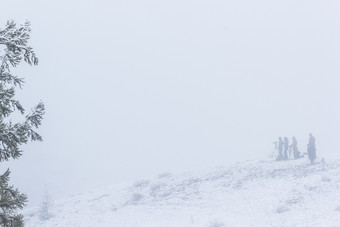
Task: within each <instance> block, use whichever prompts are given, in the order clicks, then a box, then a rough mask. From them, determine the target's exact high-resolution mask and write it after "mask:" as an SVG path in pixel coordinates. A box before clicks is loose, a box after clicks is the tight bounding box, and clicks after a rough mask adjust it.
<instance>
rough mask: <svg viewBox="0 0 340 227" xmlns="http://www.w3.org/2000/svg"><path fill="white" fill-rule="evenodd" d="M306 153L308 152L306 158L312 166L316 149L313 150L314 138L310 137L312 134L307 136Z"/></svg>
mask: <svg viewBox="0 0 340 227" xmlns="http://www.w3.org/2000/svg"><path fill="white" fill-rule="evenodd" d="M307 152H308V158H309V160H310V164H314V161H315V159H316V148H315V137H314V136H313V135H312V133H310V134H309V141H308V144H307Z"/></svg>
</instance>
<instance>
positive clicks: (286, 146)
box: [283, 137, 289, 160]
mask: <svg viewBox="0 0 340 227" xmlns="http://www.w3.org/2000/svg"><path fill="white" fill-rule="evenodd" d="M288 147H289V142H288V138H287V137H285V138H283V148H284V150H283V155H284V156H283V159H284V160H288V153H287V152H288Z"/></svg>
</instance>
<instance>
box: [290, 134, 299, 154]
mask: <svg viewBox="0 0 340 227" xmlns="http://www.w3.org/2000/svg"><path fill="white" fill-rule="evenodd" d="M292 141H293V142H292V144H291V145H290V147H291V149H292V150H293V156H294V159H298V158H301V157H302V156H300V152H299V151H298V148H297V140H296V138H295V136H293V138H292Z"/></svg>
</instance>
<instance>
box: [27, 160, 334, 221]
mask: <svg viewBox="0 0 340 227" xmlns="http://www.w3.org/2000/svg"><path fill="white" fill-rule="evenodd" d="M50 211H51V213H52V214H53V217H52V218H50V219H49V220H47V221H41V220H40V219H39V212H38V208H36V209H30V210H26V211H25V218H26V225H27V226H78V227H85V226H91V227H92V226H116V227H126V226H129V227H130V226H131V227H167V226H169V227H170V226H171V227H190V226H195V227H196V226H197V227H201V226H202V227H222V226H340V160H336V161H327V162H326V163H317V164H315V165H309V164H308V163H307V162H306V160H305V159H303V160H296V161H294V160H291V161H285V162H272V161H259V162H254V161H247V162H242V163H237V164H235V165H233V166H229V167H219V168H214V169H212V170H209V171H204V172H195V173H186V174H179V175H177V174H176V175H172V174H161V175H159V176H158V177H156V178H154V179H148V180H141V181H138V182H134V183H131V184H125V185H118V186H117V185H116V186H112V187H109V188H104V189H101V190H97V191H91V192H88V193H83V194H77V195H74V196H73V197H71V198H69V199H68V200H65V201H60V202H56V203H54V205H53V207H51V210H50Z"/></svg>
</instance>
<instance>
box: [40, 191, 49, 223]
mask: <svg viewBox="0 0 340 227" xmlns="http://www.w3.org/2000/svg"><path fill="white" fill-rule="evenodd" d="M51 205H52V201H51V197H50V195H49V194H48V191H47V187H46V188H45V193H44V198H43V201H42V203H41V206H40V213H39V218H40V220H42V221H46V220H48V219H50V218H51V217H52V214H51V212H50V208H51Z"/></svg>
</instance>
